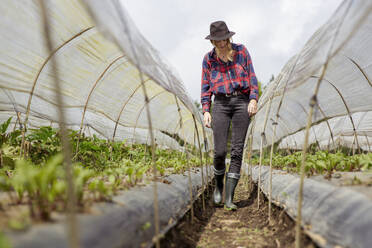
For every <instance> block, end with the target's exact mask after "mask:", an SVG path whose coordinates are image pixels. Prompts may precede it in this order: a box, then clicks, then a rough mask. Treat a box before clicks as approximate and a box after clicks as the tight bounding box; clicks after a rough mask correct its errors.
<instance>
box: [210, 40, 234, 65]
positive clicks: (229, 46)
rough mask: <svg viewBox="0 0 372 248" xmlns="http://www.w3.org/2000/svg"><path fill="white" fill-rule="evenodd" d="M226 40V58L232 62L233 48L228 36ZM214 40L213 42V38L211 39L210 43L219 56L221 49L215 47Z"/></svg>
mask: <svg viewBox="0 0 372 248" xmlns="http://www.w3.org/2000/svg"><path fill="white" fill-rule="evenodd" d="M226 41H227V49H228V51H227V59H228V60H229V61H231V62H232V61H233V57H234V50H233V49H232V46H231V43H232V40H231V38H230V39H226ZM214 42H215V41H214V40H211V43H212V45H213V46H214V48H215V49H216V52H217V56H219V55H220V54H221V51H220V50H219V49H218V48H217V47H216V45H215V44H214ZM219 57H220V56H219Z"/></svg>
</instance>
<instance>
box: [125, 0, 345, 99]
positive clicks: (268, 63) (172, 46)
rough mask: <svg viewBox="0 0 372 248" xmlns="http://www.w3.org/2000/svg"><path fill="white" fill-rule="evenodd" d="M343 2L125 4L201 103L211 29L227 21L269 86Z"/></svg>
mask: <svg viewBox="0 0 372 248" xmlns="http://www.w3.org/2000/svg"><path fill="white" fill-rule="evenodd" d="M341 2H342V0H328V1H324V0H312V1H300V0H276V1H272V0H260V1H259V0H250V1H246V0H235V1H230V2H227V1H216V0H215V1H212V0H203V1H196V0H189V1H184V0H159V1H147V0H136V1H122V3H123V5H124V6H125V8H126V9H127V11H128V12H129V14H130V16H131V17H132V19H133V20H134V22H135V23H136V25H137V27H138V28H139V30H140V31H141V32H142V34H143V35H144V36H145V37H146V39H148V40H149V41H150V43H151V44H152V45H153V46H154V48H155V49H157V50H159V51H160V53H161V54H162V56H163V57H165V58H166V59H167V60H168V61H169V62H170V63H171V64H172V66H173V67H174V68H175V69H176V70H177V74H178V75H180V77H181V79H182V81H183V83H184V84H185V86H186V89H187V90H188V91H189V92H188V93H189V94H190V95H191V97H192V98H193V99H195V100H199V94H200V77H201V62H202V59H203V56H204V54H205V53H207V52H208V51H209V50H210V49H211V44H210V43H209V41H207V40H205V39H204V37H205V36H206V35H207V34H208V33H209V24H210V23H211V22H212V21H215V20H225V21H226V23H227V24H228V26H229V28H230V29H231V30H233V31H235V32H236V35H235V36H234V37H233V40H234V42H237V43H242V44H244V45H246V47H247V48H248V50H249V51H250V53H251V56H252V59H253V64H254V67H255V70H256V74H257V76H258V79H259V80H261V81H262V82H263V83H267V82H268V80H269V79H270V77H271V75H272V74H274V75H277V74H278V73H279V72H280V70H281V69H282V67H283V66H284V65H285V63H286V62H287V61H288V60H289V58H290V57H292V56H293V55H294V54H295V53H297V52H299V51H300V49H301V48H302V47H303V45H304V44H305V43H306V41H307V40H308V39H309V38H310V36H311V35H312V34H313V33H314V32H315V31H316V30H317V29H318V28H319V27H320V25H322V24H323V23H324V22H325V21H326V20H327V19H328V18H329V17H330V16H331V14H332V13H333V12H334V11H335V10H336V8H337V7H338V5H339V4H340V3H341Z"/></svg>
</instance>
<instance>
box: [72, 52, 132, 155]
mask: <svg viewBox="0 0 372 248" xmlns="http://www.w3.org/2000/svg"><path fill="white" fill-rule="evenodd" d="M122 58H125V55H120V56H119V57H117V58H115V59H114V60H113V61H112V62H111V63H110V64H109V65H108V66H107V67H106V68H105V69H104V70H103V72H102V73H101V74H100V75H99V76H98V78H97V79H96V80H95V82H94V84H93V86H92V88H91V89H90V91H89V94H88V97H87V100H86V101H85V105H84V110H83V114H82V117H81V124H80V130H79V137H78V141H77V145H76V153H77V152H78V149H79V142H80V135H81V131H82V129H83V124H84V118H85V113H86V110H87V107H88V104H89V101H90V98H91V96H92V94H93V91H94V90H95V89H96V87H97V85H98V83H99V82H101V81H102V80H101V79H102V78H103V76H105V74H106V72H107V71H108V70H109V69H110V68H111V66H112V65H114V64H115V63H116V62H117V61H118V60H120V59H122Z"/></svg>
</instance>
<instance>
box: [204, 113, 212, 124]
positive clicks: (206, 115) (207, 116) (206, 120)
mask: <svg viewBox="0 0 372 248" xmlns="http://www.w3.org/2000/svg"><path fill="white" fill-rule="evenodd" d="M211 121H212V116H211V114H210V113H209V112H205V113H204V126H206V127H211Z"/></svg>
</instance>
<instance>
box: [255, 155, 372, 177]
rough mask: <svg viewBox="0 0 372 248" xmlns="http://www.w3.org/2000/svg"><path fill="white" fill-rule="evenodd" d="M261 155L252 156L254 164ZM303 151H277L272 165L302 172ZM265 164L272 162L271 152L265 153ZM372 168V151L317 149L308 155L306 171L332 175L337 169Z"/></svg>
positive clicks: (361, 169) (362, 169) (357, 169)
mask: <svg viewBox="0 0 372 248" xmlns="http://www.w3.org/2000/svg"><path fill="white" fill-rule="evenodd" d="M259 159H260V158H259V156H258V155H255V156H253V157H252V164H253V165H258V164H259ZM301 163H302V152H301V151H298V152H295V153H293V154H290V155H282V154H281V153H279V152H278V153H276V154H274V155H273V160H272V165H273V167H274V168H277V169H281V170H286V171H289V172H297V173H299V172H300V167H301ZM262 164H263V165H269V164H270V154H267V153H265V155H264V157H263V160H262ZM371 169H372V153H368V154H356V155H354V156H349V155H346V154H345V153H342V152H340V151H339V152H336V153H331V152H329V151H316V152H315V153H314V154H308V155H307V156H306V165H305V171H306V173H307V175H314V174H326V175H329V176H330V175H332V173H333V172H336V171H367V170H371Z"/></svg>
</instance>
